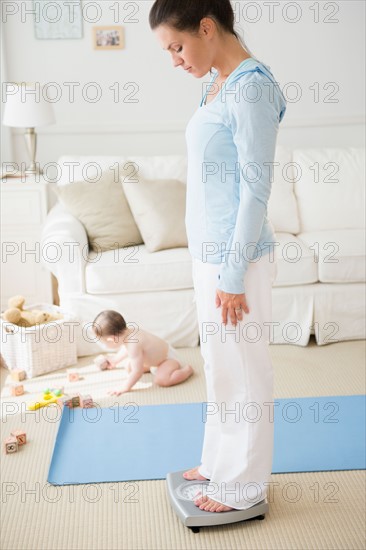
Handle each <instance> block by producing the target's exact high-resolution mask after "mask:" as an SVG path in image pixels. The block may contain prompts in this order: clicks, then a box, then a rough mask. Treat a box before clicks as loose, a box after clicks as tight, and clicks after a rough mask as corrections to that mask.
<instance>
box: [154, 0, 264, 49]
mask: <svg viewBox="0 0 366 550" xmlns="http://www.w3.org/2000/svg"><path fill="white" fill-rule="evenodd" d="M204 17H211V18H212V19H214V20H215V21H216V23H217V24H218V26H219V31H220V30H223V31H225V32H228V33H230V34H233V35H234V36H235V37H236V38H237V39H238V40H239V42H240V43H241V45H242V46H243V48H244V49H245V50H246V51H247V52H248V53H249V54H250V55H252V53H251V52H250V50H249V48H247V46H246V44H245V41H244V39H242V38H241V36H240V35H239V34H238V32H237V31H236V30H235V29H234V24H235V14H234V10H233V7H232V5H231V2H230V0H155V3H154V4H153V6H152V8H151V10H150V14H149V23H150V27H151V29H152V30H154V29H156V28H157V27H159V25H164V24H165V25H168V26H170V27H173V28H175V29H176V30H177V31H187V32H191V33H193V34H195V33H197V32H198V29H199V26H200V22H201V19H203V18H204ZM252 57H254V55H252Z"/></svg>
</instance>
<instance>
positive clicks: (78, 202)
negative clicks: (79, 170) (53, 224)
mask: <svg viewBox="0 0 366 550" xmlns="http://www.w3.org/2000/svg"><path fill="white" fill-rule="evenodd" d="M123 173H124V172H123ZM52 188H53V190H54V191H55V193H56V195H57V197H58V199H59V201H60V202H61V203H62V205H63V206H64V207H65V208H66V209H67V210H68V211H69V212H70V213H71V214H72V215H73V216H75V218H77V219H78V220H80V222H81V223H82V224H83V225H84V227H85V231H86V233H87V235H88V241H89V245H90V247H91V248H92V250H102V251H103V250H113V249H117V248H121V247H124V246H131V245H132V244H136V245H138V244H141V243H143V239H142V237H141V234H140V231H139V229H138V227H137V225H136V222H135V220H134V218H133V215H132V213H131V210H130V207H129V205H128V202H127V199H126V197H125V194H124V191H123V187H122V184H121V182H119V181H115V179H114V173H113V171H106V172H102V176H101V178H100V179H99V180H97V181H96V182H95V183H90V182H89V181H77V182H75V183H72V184H69V185H62V186H57V185H53V186H52Z"/></svg>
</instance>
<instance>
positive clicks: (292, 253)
mask: <svg viewBox="0 0 366 550" xmlns="http://www.w3.org/2000/svg"><path fill="white" fill-rule="evenodd" d="M275 241H276V245H275V256H276V259H277V268H278V269H277V277H276V279H275V282H274V284H273V286H274V287H275V286H291V285H307V284H312V283H316V282H317V281H318V269H317V264H316V262H315V261H314V253H313V252H312V251H311V250H310V249H309V248H308V246H307V245H306V244H305V243H304V242H303V241H301V240H300V239H298V238H297V237H295V236H294V235H291V234H289V233H276V234H275ZM277 243H278V244H277Z"/></svg>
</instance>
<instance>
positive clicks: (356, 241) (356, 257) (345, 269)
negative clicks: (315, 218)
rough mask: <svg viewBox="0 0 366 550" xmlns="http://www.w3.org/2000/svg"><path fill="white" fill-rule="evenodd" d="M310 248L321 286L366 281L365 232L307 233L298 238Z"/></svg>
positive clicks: (352, 230) (354, 230) (361, 230)
mask: <svg viewBox="0 0 366 550" xmlns="http://www.w3.org/2000/svg"><path fill="white" fill-rule="evenodd" d="M298 237H299V239H301V240H302V241H303V242H304V243H305V244H306V245H307V246H308V247H312V249H313V250H314V253H315V254H316V257H317V259H318V273H319V281H321V282H322V283H362V282H363V281H365V279H366V269H365V261H366V258H365V231H364V230H363V229H338V230H332V231H309V232H306V233H300V234H299V235H298Z"/></svg>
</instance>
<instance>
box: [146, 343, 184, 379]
mask: <svg viewBox="0 0 366 550" xmlns="http://www.w3.org/2000/svg"><path fill="white" fill-rule="evenodd" d="M167 359H175V360H176V361H178V362H179V364H180V358H179V357H178V354H177V352H176V351H175V349H174V348H173V346H171V345H170V344H169V348H168V355H167ZM158 368H159V367H150V372H151V374H156V371H157V370H158Z"/></svg>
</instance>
